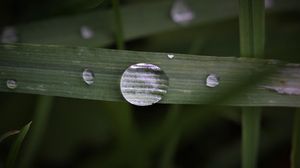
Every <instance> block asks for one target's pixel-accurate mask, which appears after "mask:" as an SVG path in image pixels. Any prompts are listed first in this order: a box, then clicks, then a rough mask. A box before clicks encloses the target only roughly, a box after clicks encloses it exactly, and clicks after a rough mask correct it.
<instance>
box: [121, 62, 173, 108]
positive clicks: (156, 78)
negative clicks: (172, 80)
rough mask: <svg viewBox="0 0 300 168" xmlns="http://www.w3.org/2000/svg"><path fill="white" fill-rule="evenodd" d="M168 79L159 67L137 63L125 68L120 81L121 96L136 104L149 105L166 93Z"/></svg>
mask: <svg viewBox="0 0 300 168" xmlns="http://www.w3.org/2000/svg"><path fill="white" fill-rule="evenodd" d="M168 86H169V80H168V77H167V75H166V74H165V73H164V71H162V70H161V69H160V67H158V66H156V65H153V64H147V63H138V64H134V65H131V66H130V67H129V68H127V69H126V70H125V71H124V73H123V75H122V77H121V82H120V89H121V92H122V95H123V97H124V98H125V99H126V101H128V102H129V103H131V104H133V105H136V106H149V105H152V104H155V103H157V102H159V101H160V100H161V99H162V98H163V96H164V95H165V94H166V93H167V89H168Z"/></svg>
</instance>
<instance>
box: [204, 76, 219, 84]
mask: <svg viewBox="0 0 300 168" xmlns="http://www.w3.org/2000/svg"><path fill="white" fill-rule="evenodd" d="M218 85H219V77H218V76H217V75H216V74H209V75H208V76H207V78H206V86H208V87H216V86H218Z"/></svg>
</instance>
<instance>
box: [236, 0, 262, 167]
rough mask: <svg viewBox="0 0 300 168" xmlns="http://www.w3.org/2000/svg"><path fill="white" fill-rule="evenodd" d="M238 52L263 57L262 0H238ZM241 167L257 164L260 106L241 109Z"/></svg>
mask: <svg viewBox="0 0 300 168" xmlns="http://www.w3.org/2000/svg"><path fill="white" fill-rule="evenodd" d="M239 2H240V16H239V25H240V53H241V56H242V57H263V55H264V48H265V6H264V1H263V0H240V1H239ZM242 111H243V114H242V167H243V168H255V167H256V166H257V159H258V148H259V139H260V120H261V109H260V108H249V107H247V108H243V109H242Z"/></svg>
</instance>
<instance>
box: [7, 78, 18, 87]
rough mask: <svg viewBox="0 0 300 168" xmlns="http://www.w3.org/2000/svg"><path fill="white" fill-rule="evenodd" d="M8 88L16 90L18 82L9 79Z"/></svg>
mask: <svg viewBox="0 0 300 168" xmlns="http://www.w3.org/2000/svg"><path fill="white" fill-rule="evenodd" d="M6 86H7V88H9V89H16V88H17V87H18V85H17V81H16V80H13V79H8V80H7V81H6Z"/></svg>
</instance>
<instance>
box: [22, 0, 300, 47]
mask: <svg viewBox="0 0 300 168" xmlns="http://www.w3.org/2000/svg"><path fill="white" fill-rule="evenodd" d="M219 3H220V1H219V0H201V1H199V0H189V1H188V4H189V5H190V6H191V8H192V9H193V11H195V19H194V20H192V22H191V23H190V24H189V26H194V25H204V24H207V23H212V22H218V21H222V20H225V19H231V18H237V17H238V6H237V2H236V1H235V0H229V1H226V3H223V4H222V5H216V4H219ZM298 4H299V1H297V0H295V1H289V3H286V2H285V1H284V0H281V1H278V2H277V1H276V3H274V6H273V7H272V12H277V11H285V10H293V9H297V8H298V6H299V5H298ZM170 7H171V1H155V2H148V3H135V4H131V5H126V6H125V5H124V6H122V7H121V11H120V13H121V16H122V22H123V28H124V39H126V40H132V39H137V38H141V37H145V36H149V35H152V34H155V33H159V32H165V31H170V30H175V29H179V28H181V27H180V26H178V25H177V24H175V23H173V22H172V21H171V19H170V16H169V12H168V11H169V10H170ZM113 17H114V15H113V11H112V9H109V10H99V11H93V12H89V13H85V14H80V15H74V16H62V17H58V18H53V19H48V20H44V21H37V22H32V23H28V24H22V25H18V26H17V29H18V33H19V36H20V39H21V42H24V43H39V44H41V43H44V44H63V45H65V44H68V45H85V46H105V45H109V44H112V43H113V41H114V39H115V38H114V36H113V34H114V31H115V29H114V27H115V22H113V20H114V19H113ZM53 25H55V26H53ZM83 25H87V26H89V27H90V28H92V30H93V31H94V32H95V33H94V36H93V38H91V39H82V38H81V36H80V27H81V26H83Z"/></svg>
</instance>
